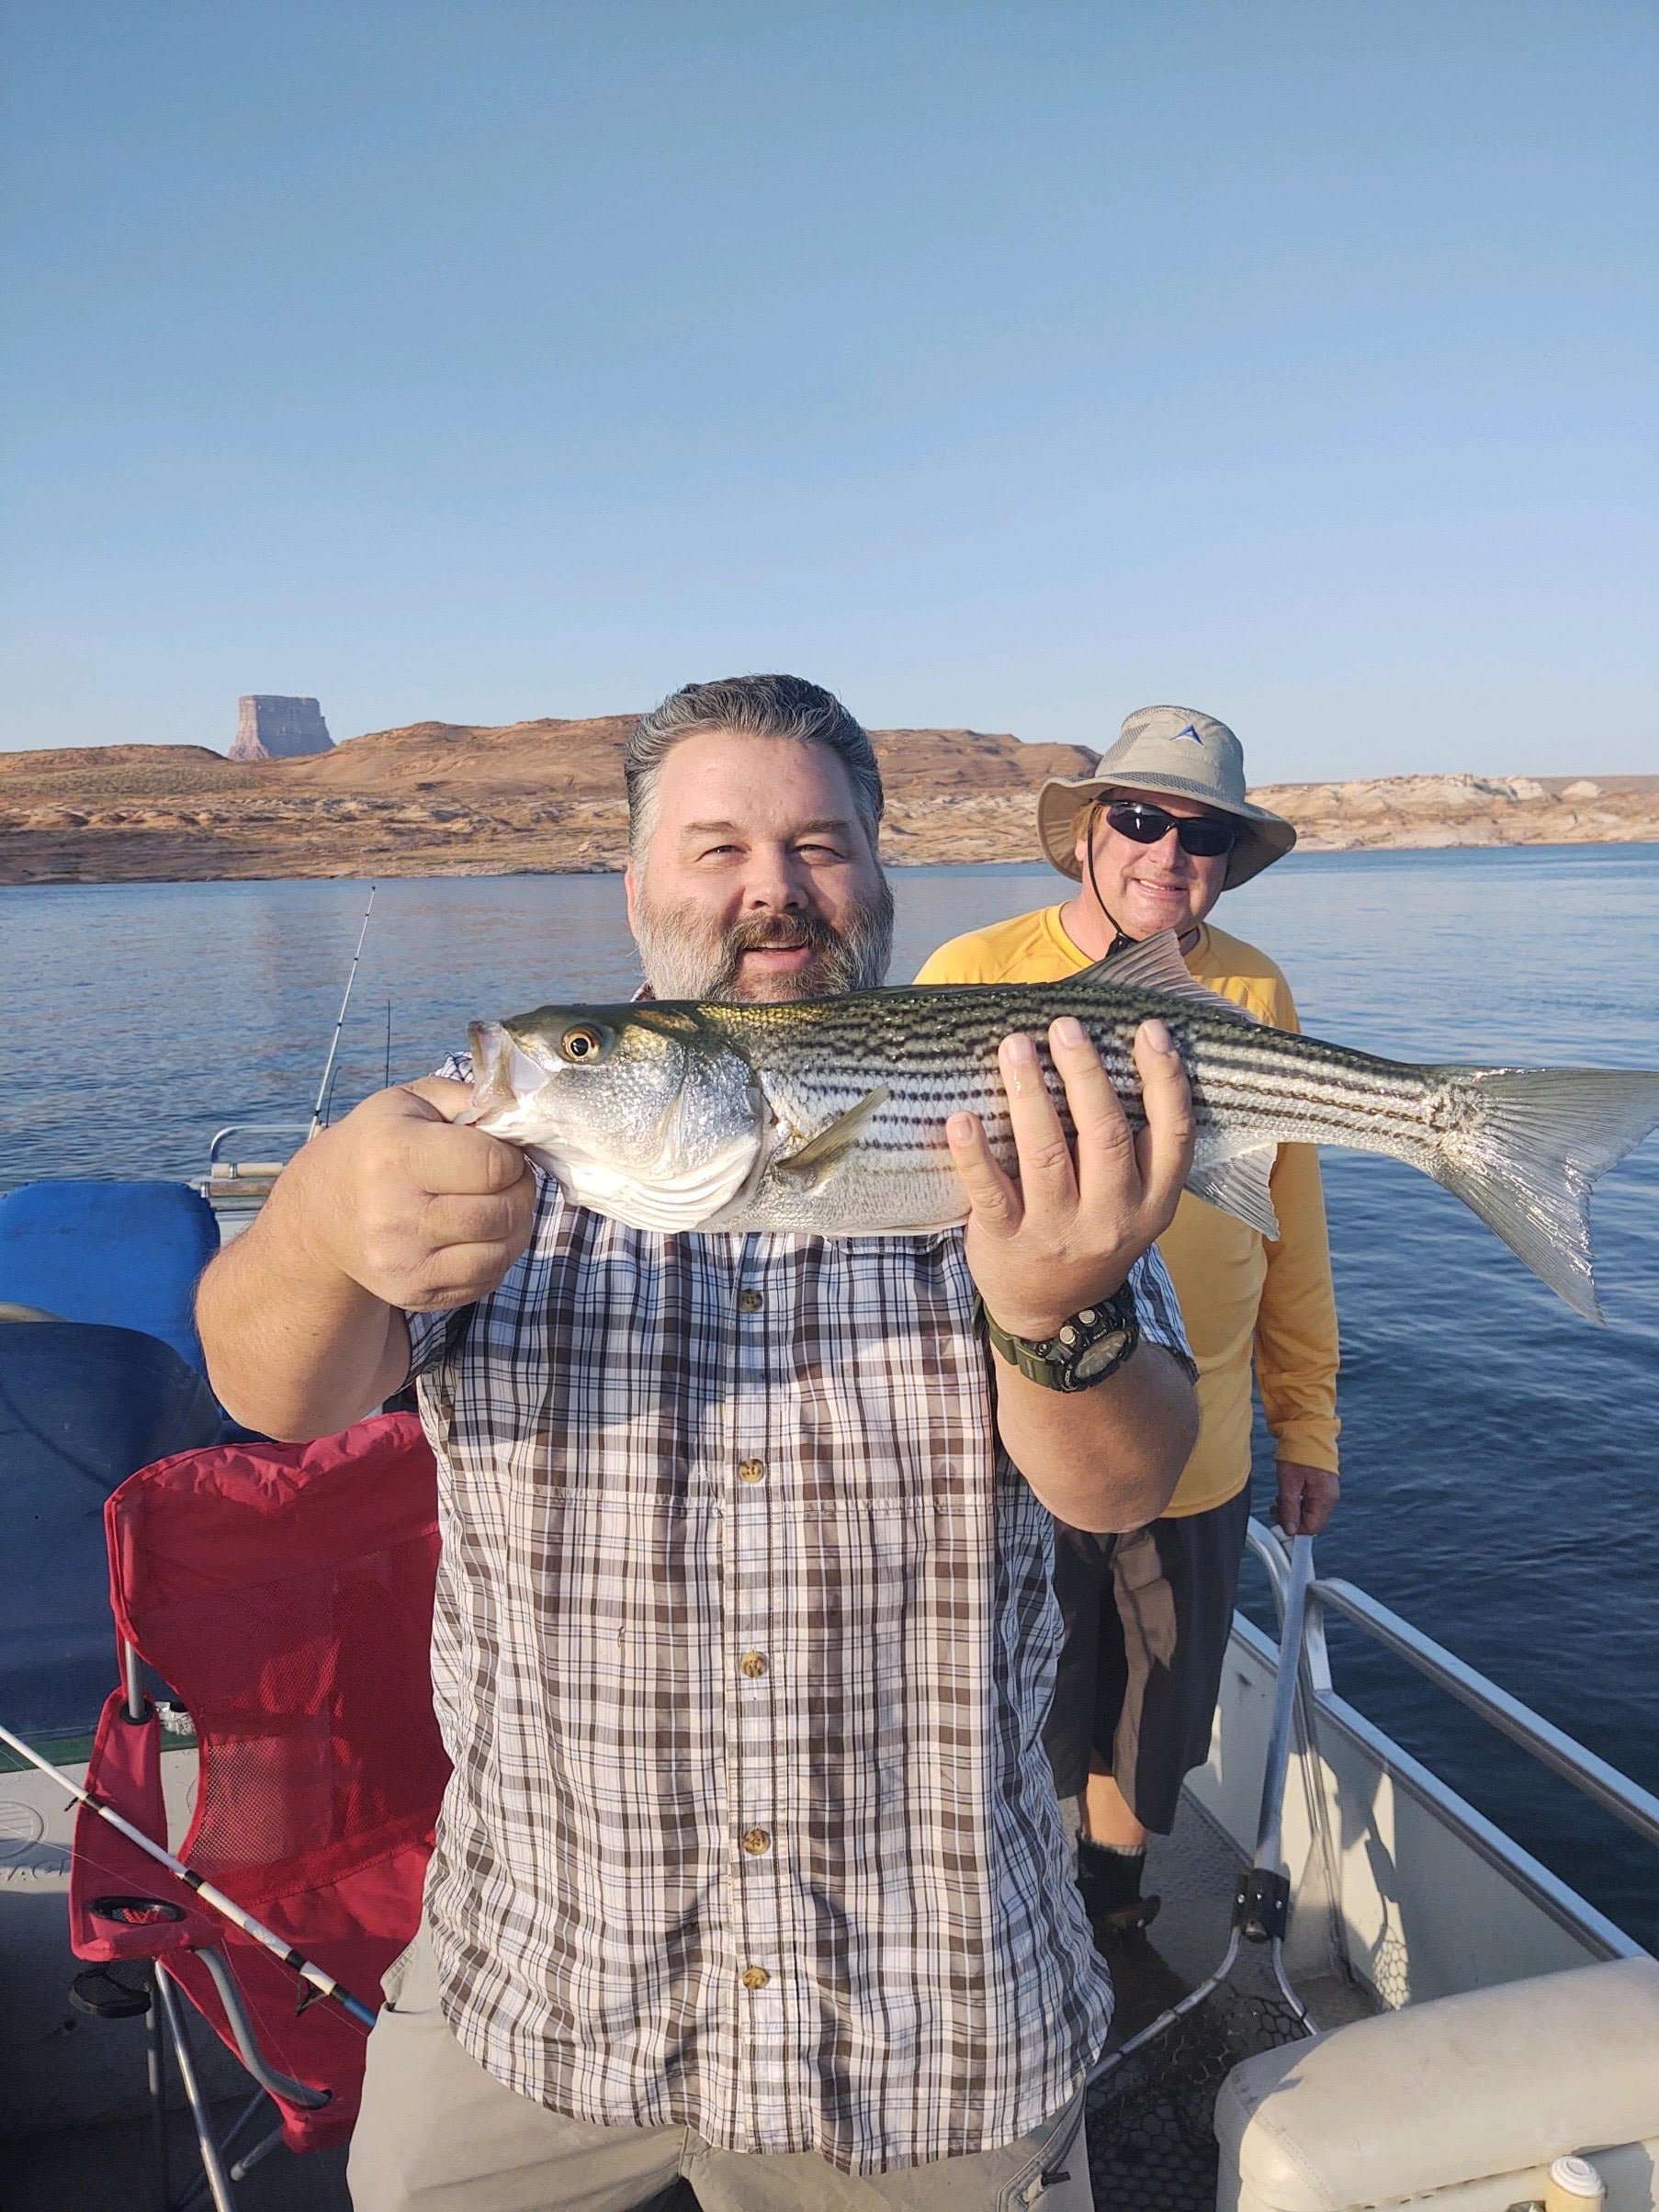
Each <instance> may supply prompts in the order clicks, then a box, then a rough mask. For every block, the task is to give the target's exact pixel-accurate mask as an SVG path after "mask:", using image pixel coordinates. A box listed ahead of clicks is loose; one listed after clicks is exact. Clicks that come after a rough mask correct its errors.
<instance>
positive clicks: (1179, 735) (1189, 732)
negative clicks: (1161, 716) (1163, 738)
mask: <svg viewBox="0 0 1659 2212" xmlns="http://www.w3.org/2000/svg"><path fill="white" fill-rule="evenodd" d="M1183 738H1191V740H1192V742H1193V743H1194V745H1202V743H1203V739H1202V738H1201V737H1200V736H1199V734H1198V732H1197V730H1195V729H1194V728H1193V727H1192V725H1191V722H1189V723H1188V725H1187V727H1186V728H1185V729H1178V730H1177V731H1176V733H1175V741H1176V743H1177V744H1178V745H1179V743H1180V741H1181V739H1183Z"/></svg>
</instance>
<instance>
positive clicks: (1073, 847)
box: [1037, 706, 1296, 891]
mask: <svg viewBox="0 0 1659 2212" xmlns="http://www.w3.org/2000/svg"><path fill="white" fill-rule="evenodd" d="M1109 791H1153V792H1168V793H1170V794H1173V795H1174V796H1176V797H1178V798H1183V799H1196V800H1197V801H1198V802H1199V804H1200V805H1201V806H1204V807H1212V808H1213V809H1214V811H1215V812H1216V813H1218V814H1230V815H1233V816H1234V817H1235V818H1236V819H1237V820H1238V821H1239V822H1241V823H1242V824H1243V827H1244V833H1243V835H1242V836H1241V837H1240V838H1239V841H1238V842H1237V843H1236V845H1235V846H1234V848H1233V850H1232V852H1230V853H1229V854H1228V855H1227V873H1226V875H1225V878H1224V879H1223V884H1222V888H1223V889H1224V890H1227V891H1230V890H1232V889H1233V888H1234V887H1235V886H1236V885H1238V884H1245V883H1248V882H1249V880H1250V878H1251V876H1252V875H1260V874H1261V871H1262V870H1263V869H1264V868H1270V867H1271V866H1272V864H1273V863H1274V862H1275V861H1276V860H1282V859H1283V858H1284V856H1285V854H1286V853H1287V852H1289V851H1290V850H1291V847H1292V845H1293V844H1294V843H1295V842H1296V825H1295V824H1294V822H1287V821H1286V820H1285V818H1284V817H1283V815H1281V814H1270V812H1269V811H1268V809H1267V808H1266V807H1253V806H1252V805H1251V804H1250V802H1249V800H1248V799H1247V797H1246V796H1245V771H1244V747H1243V746H1242V745H1241V744H1240V743H1239V742H1238V739H1236V737H1235V736H1234V735H1233V732H1232V731H1231V730H1230V729H1229V728H1227V726H1226V724H1225V722H1218V721H1217V720H1216V719H1215V717H1214V716H1213V715H1206V714H1200V713H1199V712H1198V710H1197V709H1196V708H1194V707H1191V706H1140V707H1137V708H1136V709H1135V711H1134V714H1132V715H1127V716H1125V717H1124V719H1123V728H1122V730H1121V731H1120V733H1119V736H1118V741H1117V743H1116V744H1115V745H1114V746H1113V747H1112V751H1110V752H1103V753H1102V754H1101V755H1100V760H1099V761H1098V762H1096V764H1095V771H1094V773H1093V774H1092V775H1080V776H1062V775H1051V776H1050V777H1049V779H1048V781H1047V782H1046V783H1045V784H1044V785H1043V788H1042V789H1041V790H1040V791H1039V792H1038V794H1037V835H1038V837H1039V839H1040V840H1041V841H1042V845H1043V850H1044V852H1045V853H1046V854H1047V856H1048V858H1049V859H1050V860H1051V861H1052V862H1053V863H1054V864H1055V867H1056V868H1058V869H1059V871H1060V873H1061V875H1069V876H1070V877H1072V879H1073V880H1074V881H1077V880H1078V879H1079V878H1080V877H1081V875H1082V869H1081V868H1080V867H1079V865H1078V853H1077V841H1078V832H1077V819H1078V809H1079V807H1085V806H1088V805H1089V804H1091V803H1092V802H1093V801H1094V800H1096V799H1099V798H1101V797H1103V796H1104V795H1105V794H1106V793H1107V792H1109Z"/></svg>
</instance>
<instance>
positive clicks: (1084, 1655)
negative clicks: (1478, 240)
mask: <svg viewBox="0 0 1659 2212" xmlns="http://www.w3.org/2000/svg"><path fill="white" fill-rule="evenodd" d="M1037 833H1038V838H1039V841H1040V842H1041V844H1042V847H1043V850H1044V852H1045V853H1046V854H1047V856H1048V858H1049V860H1050V861H1051V862H1052V863H1054V865H1055V867H1056V868H1058V869H1059V870H1060V872H1061V873H1062V874H1063V875H1067V876H1069V877H1070V878H1071V879H1072V881H1073V882H1074V883H1075V884H1077V885H1078V889H1077V890H1076V892H1075V893H1074V894H1073V896H1072V897H1070V898H1069V899H1067V900H1066V901H1065V903H1064V904H1061V905H1055V906H1050V907H1043V908H1040V909H1037V911H1036V912H1034V913H1030V914H1020V915H1016V916H1015V917H1014V918H1013V919H1012V920H1010V921H1004V922H999V923H997V924H996V925H995V926H994V927H993V928H991V929H988V930H977V931H973V932H971V933H970V934H969V935H967V936H965V937H958V938H956V939H954V941H953V942H951V943H949V944H946V945H942V946H941V948H940V950H939V951H938V952H936V953H935V954H933V955H932V956H931V959H930V960H928V961H927V963H926V964H925V965H924V966H923V968H922V970H921V973H920V976H918V977H917V981H918V982H919V983H1036V982H1043V981H1049V980H1052V979H1054V978H1055V977H1057V976H1071V975H1076V974H1077V973H1078V971H1079V970H1080V969H1082V968H1085V967H1088V966H1089V965H1090V964H1091V963H1092V962H1094V961H1097V960H1102V959H1104V958H1105V957H1106V956H1107V955H1108V954H1111V953H1113V952H1116V951H1118V950H1119V949H1120V948H1121V947H1123V946H1124V945H1127V944H1132V943H1135V942H1139V941H1140V940H1142V939H1144V938H1146V937H1152V936H1155V935H1157V933H1158V932H1159V931H1164V930H1170V931H1174V932H1175V934H1176V937H1177V939H1178V941H1179V945H1180V949H1181V952H1182V954H1184V955H1185V957H1186V962H1187V966H1188V968H1189V969H1190V970H1191V974H1192V975H1193V976H1195V977H1196V978H1197V980H1198V981H1199V982H1201V983H1203V984H1206V985H1208V987H1209V988H1210V989H1211V990H1213V991H1215V992H1217V993H1219V994H1220V995H1221V996H1222V997H1224V998H1227V999H1234V1000H1236V1002H1237V1004H1238V1005H1240V1006H1242V1007H1245V1008H1246V1009H1247V1010H1248V1011H1249V1012H1250V1013H1252V1014H1254V1015H1255V1016H1256V1017H1257V1018H1258V1020H1259V1021H1267V1022H1270V1023H1271V1024H1272V1025H1273V1026H1274V1027H1275V1028H1278V1029H1295V1028H1297V1027H1298V1022H1297V1019H1296V1007H1295V1001H1294V1000H1293V999H1292V996H1291V988H1290V985H1289V984H1288V983H1287V982H1286V981H1285V979H1284V976H1282V975H1281V972H1280V970H1279V969H1278V967H1277V966H1275V965H1274V963H1273V962H1272V961H1271V960H1270V959H1269V957H1268V955H1267V954H1265V953H1262V952H1259V951H1258V949H1257V948H1256V946H1255V945H1253V944H1247V943H1246V942H1244V941H1243V939H1242V938H1237V937H1231V936H1229V935H1228V934H1227V933H1226V932H1225V931H1223V930H1218V929H1216V928H1215V927H1214V926H1213V923H1212V922H1211V921H1210V920H1209V919H1208V917H1209V914H1210V911H1211V909H1212V908H1213V906H1214V905H1215V903H1216V901H1217V900H1218V899H1219V898H1220V897H1221V896H1222V894H1223V892H1224V891H1227V890H1231V889H1234V888H1236V886H1238V885H1240V884H1244V883H1247V882H1249V881H1250V879H1251V878H1252V877H1253V876H1255V875H1259V874H1260V872H1261V871H1262V869H1263V868H1266V867H1269V866H1270V865H1271V864H1272V863H1273V862H1275V861H1277V860H1280V859H1281V858H1282V857H1283V856H1284V854H1285V853H1287V852H1289V851H1290V850H1291V848H1292V845H1293V844H1294V843H1295V841H1296V832H1295V830H1294V829H1293V827H1292V825H1291V823H1289V822H1287V821H1286V820H1284V819H1283V818H1282V817H1281V816H1280V815H1277V814H1272V813H1270V812H1269V810H1268V809H1267V808H1266V807H1257V806H1254V805H1252V804H1251V802H1250V800H1249V798H1248V797H1247V795H1246V786H1245V770H1244V750H1243V748H1242V747H1241V746H1240V744H1239V742H1238V739H1236V737H1235V736H1234V734H1233V732H1232V731H1231V730H1230V729H1229V728H1227V726H1226V724H1225V722H1218V721H1216V719H1215V718H1214V717H1213V715H1205V714H1200V713H1198V712H1197V711H1196V710H1195V709H1193V708H1191V707H1186V706H1144V707H1142V708H1140V709H1139V710H1138V711H1137V712H1136V713H1134V714H1132V715H1130V716H1129V717H1127V718H1126V719H1125V721H1124V723H1123V729H1122V731H1121V733H1120V735H1119V738H1118V741H1117V743H1116V744H1115V745H1114V746H1113V747H1112V750H1111V751H1110V752H1108V753H1106V754H1105V755H1104V756H1103V757H1102V758H1101V760H1100V762H1098V764H1097V766H1096V767H1095V770H1094V772H1093V773H1092V774H1090V775H1086V776H1079V777H1052V778H1051V779H1050V780H1049V781H1048V782H1047V783H1046V784H1044V786H1043V789H1042V791H1041V792H1040V793H1039V794H1038V798H1037ZM1272 1193H1273V1209H1274V1212H1275V1213H1276V1214H1277V1216H1278V1220H1279V1227H1280V1235H1279V1238H1278V1240H1277V1242H1274V1243H1269V1242H1268V1241H1267V1239H1266V1238H1264V1237H1263V1236H1260V1235H1259V1233H1258V1231H1256V1230H1254V1229H1251V1228H1248V1227H1247V1226H1246V1225H1245V1224H1244V1223H1243V1222H1241V1221H1238V1220H1236V1218H1235V1217H1234V1216H1233V1215H1232V1214H1230V1213H1221V1212H1219V1211H1218V1210H1217V1209H1216V1208H1215V1207H1214V1206H1212V1205H1207V1204H1205V1203H1204V1202H1203V1201H1202V1200H1201V1199H1197V1198H1194V1197H1192V1196H1191V1194H1190V1193H1188V1194H1184V1195H1183V1196H1182V1198H1181V1202H1180V1204H1179V1208H1178V1210H1177V1213H1176V1216H1175V1220H1174V1222H1173V1223H1172V1225H1170V1227H1169V1229H1168V1232H1167V1233H1166V1234H1165V1236H1164V1237H1163V1239H1162V1241H1161V1245H1160V1249H1161V1251H1162V1253H1163V1256H1164V1258H1165V1259H1166V1260H1167V1261H1168V1266H1169V1272H1170V1274H1171V1276H1172V1277H1173V1279H1174V1281H1175V1287H1176V1290H1177V1292H1178V1293H1179V1297H1180V1302H1181V1310H1182V1313H1183V1315H1184V1316H1185V1319H1186V1325H1187V1329H1188V1333H1189V1335H1190V1336H1191V1341H1192V1350H1193V1354H1194V1357H1195V1358H1196V1360H1197V1361H1198V1395H1199V1407H1200V1414H1201V1427H1200V1430H1199V1439H1198V1443H1197V1446H1196V1447H1195V1449H1194V1450H1193V1453H1192V1457H1191V1461H1189V1462H1188V1465H1187V1467H1186V1469H1185V1471H1184V1472H1183V1473H1182V1475H1181V1479H1180V1482H1179V1485H1178V1487H1177V1489H1176V1493H1175V1495H1174V1497H1173V1498H1172V1499H1171V1500H1170V1502H1169V1505H1168V1509H1167V1510H1166V1512H1165V1513H1163V1514H1162V1515H1160V1516H1159V1518H1157V1519H1156V1520H1155V1521H1153V1522H1151V1523H1150V1524H1149V1525H1148V1526H1147V1527H1146V1528H1144V1529H1137V1530H1135V1531H1134V1533H1132V1534H1120V1535H1118V1536H1116V1537H1114V1538H1113V1539H1112V1540H1110V1541H1109V1542H1106V1543H1104V1544H1102V1543H1100V1542H1098V1541H1096V1540H1093V1539H1091V1538H1088V1537H1085V1538H1081V1539H1075V1540H1065V1541H1063V1542H1062V1544H1061V1546H1060V1548H1059V1552H1058V1557H1057V1571H1058V1578H1059V1588H1060V1596H1061V1599H1062V1603H1063V1606H1064V1608H1065V1611H1066V1614H1067V1624H1068V1626H1067V1644H1066V1650H1065V1653H1064V1656H1063V1657H1062V1660H1061V1665H1060V1676H1059V1681H1058V1686H1057V1687H1056V1690H1055V1708H1054V1715H1053V1719H1052V1721H1051V1723H1050V1729H1049V1744H1050V1749H1051V1752H1052V1753H1053V1755H1054V1761H1055V1783H1056V1786H1057V1787H1058V1789H1059V1790H1060V1792H1061V1794H1062V1796H1063V1797H1065V1798H1067V1800H1070V1799H1071V1798H1073V1797H1075V1796H1076V1795H1077V1794H1078V1792H1079V1791H1081V1792H1082V1793H1083V1798H1084V1811H1083V1826H1082V1832H1081V1834H1080V1837H1079V1840H1078V1883H1079V1886H1080V1888H1081V1890H1082V1891H1083V1895H1084V1898H1085V1901H1086V1902H1087V1904H1088V1906H1089V1917H1090V1920H1091V1922H1092V1924H1093V1926H1094V1929H1095V1933H1096V1937H1097V1940H1098V1941H1099V1942H1100V1945H1101V1947H1102V1948H1103V1950H1104V1951H1105V1952H1106V1954H1107V1956H1108V1957H1110V1958H1113V1959H1114V1961H1115V1962H1116V1964H1117V1965H1118V1968H1119V1969H1120V1975H1121V1974H1122V1972H1123V1969H1126V1968H1127V1969H1132V1971H1133V1975H1134V1981H1135V1982H1136V1984H1137V1985H1138V1993H1137V2004H1136V2006H1135V2007H1134V2008H1133V2009H1137V2010H1138V2009H1141V2008H1142V2007H1144V2008H1145V2009H1146V2010H1147V2011H1148V2012H1155V2011H1157V2010H1160V2009H1161V2000H1162V1999H1163V1998H1164V1997H1166V1996H1167V1995H1168V1989H1167V1988H1166V1987H1165V1986H1164V1985H1163V1982H1162V1978H1161V1977H1160V1976H1158V1975H1157V1972H1156V1961H1155V1960H1152V1959H1150V1958H1148V1957H1147V1956H1146V1952H1145V1949H1144V1947H1142V1946H1141V1945H1139V1944H1138V1942H1137V1938H1138V1937H1139V1936H1140V1935H1141V1933H1142V1931H1144V1930H1145V1928H1146V1925H1147V1924H1148V1922H1149V1921H1150V1920H1151V1918H1152V1915H1153V1913H1155V1912H1156V1911H1157V1898H1155V1897H1143V1896H1142V1894H1141V1875H1142V1868H1143V1867H1144V1865H1145V1862H1146V1843H1147V1837H1148V1834H1149V1833H1150V1834H1168V1832H1169V1830H1170V1829H1171V1828H1172V1827H1173V1825H1174V1823H1175V1811H1176V1804H1177V1801H1178V1800H1179V1795H1180V1789H1181V1784H1182V1781H1183V1780H1184V1778H1185V1777H1186V1776H1187V1775H1188V1774H1189V1773H1190V1772H1191V1769H1192V1768H1193V1767H1195V1766H1202V1765H1203V1763H1204V1761H1205V1760H1206V1759H1207V1758H1208V1756H1209V1754H1210V1732H1211V1724H1212V1722H1213V1719H1214V1714H1215V1701H1216V1697H1217V1693H1218V1691H1219V1688H1220V1685H1221V1669H1222V1660H1223V1656H1224V1654H1225V1651H1226V1644H1227V1637H1228V1633H1229V1631H1230V1630H1231V1626H1232V1620H1233V1604H1234V1598H1235V1597H1236V1592H1237V1587H1238V1569H1239V1562H1240V1558H1241V1556H1242V1553H1243V1551H1244V1538H1245V1522H1246V1520H1247V1518H1248V1515H1249V1508H1250V1497H1249V1483H1250V1425H1251V1412H1252V1405H1251V1378H1252V1368H1253V1369H1254V1372H1255V1376H1256V1379H1257V1380H1258V1382H1259V1385H1260V1390H1261V1397H1262V1405H1263V1408H1264V1410H1265V1412H1266V1415H1267V1420H1268V1426H1269V1428H1270V1430H1271V1431H1272V1434H1273V1439H1274V1442H1275V1444H1276V1446H1277V1450H1278V1499H1277V1511H1278V1518H1279V1520H1280V1523H1281V1526H1282V1527H1283V1529H1285V1530H1286V1532H1287V1533H1288V1534H1291V1535H1302V1534H1306V1535H1316V1534H1317V1533H1318V1532H1319V1530H1320V1529H1323V1528H1324V1527H1325V1526H1326V1523H1327V1522H1328V1521H1329V1519H1330V1517H1331V1514H1332V1512H1333V1511H1334V1510H1335V1507H1336V1503H1337V1488H1338V1484H1337V1308H1336V1300H1335V1297H1334V1295H1333V1292H1332V1289H1331V1260H1330V1246H1329V1242H1328V1239H1327V1237H1326V1225H1325V1200H1324V1195H1323V1191H1322V1189H1321V1185H1320V1179H1319V1156H1318V1153H1317V1152H1316V1151H1315V1148H1314V1147H1313V1146H1311V1145H1281V1146H1280V1147H1279V1154H1278V1157H1277V1159H1276V1160H1275V1161H1274V1164H1273V1172H1272Z"/></svg>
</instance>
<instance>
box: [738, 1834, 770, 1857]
mask: <svg viewBox="0 0 1659 2212" xmlns="http://www.w3.org/2000/svg"><path fill="white" fill-rule="evenodd" d="M743 1848H744V1850H745V1851H747V1852H748V1854H749V1856H750V1857H751V1858H759V1857H760V1856H761V1854H762V1851H770V1850H771V1849H772V1838H771V1836H769V1835H768V1834H767V1833H766V1831H765V1829H764V1828H745V1829H744V1831H743Z"/></svg>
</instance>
